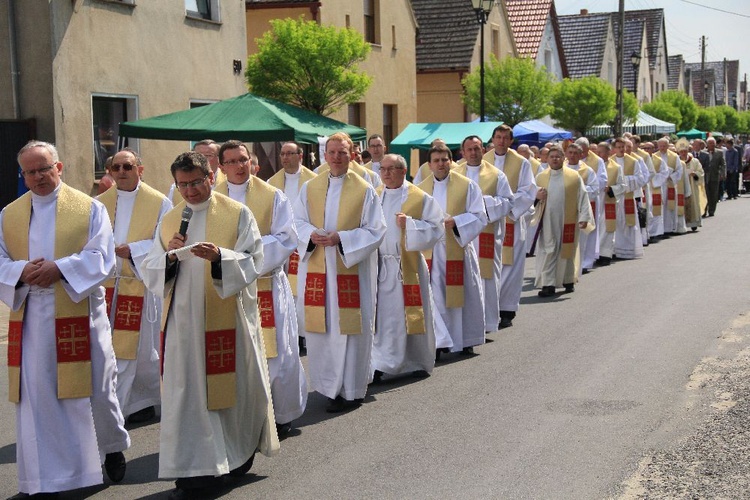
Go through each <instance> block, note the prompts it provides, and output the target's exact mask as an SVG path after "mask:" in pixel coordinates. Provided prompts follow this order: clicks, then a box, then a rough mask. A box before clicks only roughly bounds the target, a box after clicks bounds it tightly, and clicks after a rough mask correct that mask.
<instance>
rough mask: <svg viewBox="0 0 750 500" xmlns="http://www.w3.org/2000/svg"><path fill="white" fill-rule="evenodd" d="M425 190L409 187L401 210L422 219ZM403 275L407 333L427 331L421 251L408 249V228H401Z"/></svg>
mask: <svg viewBox="0 0 750 500" xmlns="http://www.w3.org/2000/svg"><path fill="white" fill-rule="evenodd" d="M384 188H385V186H382V185H381V186H380V187H378V190H377V191H378V195H381V196H382V193H383V189H384ZM424 197H425V192H424V191H422V190H421V189H419V188H418V187H417V186H415V185H414V184H409V185H408V187H407V194H406V201H404V202H403V203H402V204H401V212H403V213H404V214H405V215H408V216H409V217H411V218H412V219H418V220H420V219H422V207H423V206H424ZM400 245H401V276H402V283H403V287H402V289H401V290H402V292H403V296H404V310H405V313H406V333H407V335H416V334H422V333H425V332H426V329H425V323H424V309H423V307H422V292H421V286H420V283H419V258H420V256H421V252H419V251H414V252H410V251H407V250H406V230H405V229H402V230H401V243H400Z"/></svg>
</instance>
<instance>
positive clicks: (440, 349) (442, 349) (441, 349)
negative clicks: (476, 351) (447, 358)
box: [435, 347, 451, 363]
mask: <svg viewBox="0 0 750 500" xmlns="http://www.w3.org/2000/svg"><path fill="white" fill-rule="evenodd" d="M449 352H451V351H450V349H448V348H447V347H438V348H437V349H435V362H436V363H437V362H438V361H440V355H441V354H448V353H449Z"/></svg>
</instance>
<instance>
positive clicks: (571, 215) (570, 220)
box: [536, 167, 581, 259]
mask: <svg viewBox="0 0 750 500" xmlns="http://www.w3.org/2000/svg"><path fill="white" fill-rule="evenodd" d="M562 174H563V185H564V186H565V213H564V215H563V233H562V248H561V249H560V257H561V258H563V259H572V258H574V257H575V255H576V249H577V248H578V245H576V225H577V224H578V189H579V188H580V185H581V184H580V182H581V181H580V180H579V178H580V175H578V172H576V171H575V170H573V169H572V168H569V167H562ZM551 175H552V169H550V168H548V169H546V170H545V171H544V172H542V173H541V174H539V175H538V176H537V178H536V184H537V186H539V187H540V188H544V189H547V188H548V187H549V180H550V176H551Z"/></svg>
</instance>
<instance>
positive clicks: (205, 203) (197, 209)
mask: <svg viewBox="0 0 750 500" xmlns="http://www.w3.org/2000/svg"><path fill="white" fill-rule="evenodd" d="M211 196H213V194H211ZM211 196H209V197H208V198H207V199H206V200H205V201H202V202H200V203H198V204H195V205H194V204H192V203H188V202H187V200H186V201H185V204H186V205H187V206H189V207H190V208H192V209H193V212H202V211H204V210H206V209H207V208H208V205H209V203H211Z"/></svg>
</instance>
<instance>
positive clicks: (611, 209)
mask: <svg viewBox="0 0 750 500" xmlns="http://www.w3.org/2000/svg"><path fill="white" fill-rule="evenodd" d="M619 173H620V165H618V164H617V162H616V161H614V160H613V159H612V158H610V159H609V163H607V187H608V188H611V187H612V186H614V185H616V184H617V177H618V174H619ZM604 226H605V228H606V230H607V232H608V233H614V232H615V229H617V198H616V197H612V198H610V197H609V196H608V195H607V194H606V193H605V195H604Z"/></svg>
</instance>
